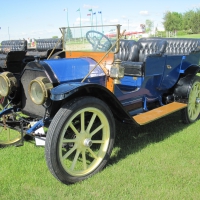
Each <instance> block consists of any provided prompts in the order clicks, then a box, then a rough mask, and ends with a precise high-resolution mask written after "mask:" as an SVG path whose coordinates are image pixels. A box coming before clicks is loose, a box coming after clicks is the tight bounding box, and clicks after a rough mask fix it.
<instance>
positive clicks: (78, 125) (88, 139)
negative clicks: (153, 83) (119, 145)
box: [45, 97, 115, 184]
mask: <svg viewBox="0 0 200 200" xmlns="http://www.w3.org/2000/svg"><path fill="white" fill-rule="evenodd" d="M114 138H115V122H114V118H113V116H112V113H111V111H110V109H109V107H108V106H107V105H106V104H105V103H104V102H102V101H101V100H99V99H96V98H93V97H84V98H79V99H77V100H75V101H73V102H72V103H70V104H66V105H64V106H63V107H62V108H61V109H60V110H59V111H58V113H57V114H56V115H55V117H54V119H53V121H52V122H51V125H50V127H49V129H48V133H47V138H46V145H45V152H46V162H47V165H48V167H49V170H50V171H51V173H52V174H53V175H54V176H55V177H56V178H57V179H58V180H59V181H61V182H63V183H65V184H69V183H75V182H78V181H81V180H84V179H86V178H88V177H90V176H92V175H93V174H95V173H97V172H98V171H100V170H101V169H102V168H103V167H104V166H105V164H106V163H107V161H108V159H109V157H110V154H111V151H112V149H113V144H114Z"/></svg>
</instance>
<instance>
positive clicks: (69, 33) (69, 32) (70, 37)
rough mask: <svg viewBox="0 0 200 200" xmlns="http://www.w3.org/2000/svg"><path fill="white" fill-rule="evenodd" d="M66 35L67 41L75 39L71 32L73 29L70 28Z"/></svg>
mask: <svg viewBox="0 0 200 200" xmlns="http://www.w3.org/2000/svg"><path fill="white" fill-rule="evenodd" d="M66 35H67V39H69V40H70V39H72V38H73V36H72V31H71V29H70V28H69V27H67V33H66Z"/></svg>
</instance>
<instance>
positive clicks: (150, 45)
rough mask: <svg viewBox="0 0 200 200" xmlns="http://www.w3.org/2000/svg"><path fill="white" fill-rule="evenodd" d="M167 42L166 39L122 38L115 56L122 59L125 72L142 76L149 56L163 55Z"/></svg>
mask: <svg viewBox="0 0 200 200" xmlns="http://www.w3.org/2000/svg"><path fill="white" fill-rule="evenodd" d="M166 44H167V42H166V41H165V40H154V39H145V38H144V39H141V40H139V41H138V42H136V41H134V40H121V41H120V50H119V52H118V53H117V54H116V56H115V58H118V59H120V60H121V61H122V64H121V65H122V66H123V67H124V68H125V69H124V74H125V75H129V76H142V75H143V74H144V65H145V61H146V58H147V57H148V56H161V55H163V53H164V52H165V48H166Z"/></svg>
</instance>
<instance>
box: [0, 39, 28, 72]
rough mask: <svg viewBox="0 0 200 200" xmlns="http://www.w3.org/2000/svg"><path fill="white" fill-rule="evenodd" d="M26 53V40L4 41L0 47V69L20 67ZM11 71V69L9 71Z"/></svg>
mask: <svg viewBox="0 0 200 200" xmlns="http://www.w3.org/2000/svg"><path fill="white" fill-rule="evenodd" d="M26 51H27V41H26V40H4V41H2V42H1V46H0V67H2V68H6V67H7V68H8V70H9V69H10V68H13V66H20V67H22V60H23V58H24V57H25V54H26ZM11 70H12V69H11Z"/></svg>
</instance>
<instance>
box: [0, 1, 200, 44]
mask: <svg viewBox="0 0 200 200" xmlns="http://www.w3.org/2000/svg"><path fill="white" fill-rule="evenodd" d="M0 5H1V7H0V27H1V29H0V41H2V40H8V39H23V38H25V39H27V38H51V37H52V36H59V37H60V35H61V34H60V31H59V27H64V26H67V16H68V21H69V25H70V26H79V25H80V14H81V24H82V25H90V24H91V21H90V17H89V16H87V14H89V13H91V12H89V9H92V10H93V13H94V12H96V13H97V14H96V15H95V16H94V17H93V19H94V23H96V19H97V24H101V23H102V22H103V24H121V25H122V29H128V27H129V29H130V30H136V29H137V27H138V26H139V24H141V23H145V21H146V19H149V20H152V21H153V22H154V26H155V27H158V29H161V28H162V19H163V15H164V13H165V12H166V11H171V12H179V13H184V12H187V11H189V10H192V9H194V10H195V9H196V8H200V1H199V0H191V1H183V0H166V1H161V0H151V1H150V0H149V1H147V0H137V1H136V0H122V1H118V0H100V1H95V0H70V1H69V0H56V1H55V0H54V1H53V0H0ZM79 8H80V12H78V11H77V10H78V9H79ZM64 9H65V11H64ZM98 11H101V12H102V15H101V14H98ZM96 17H97V18H96ZM101 17H102V21H101Z"/></svg>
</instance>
